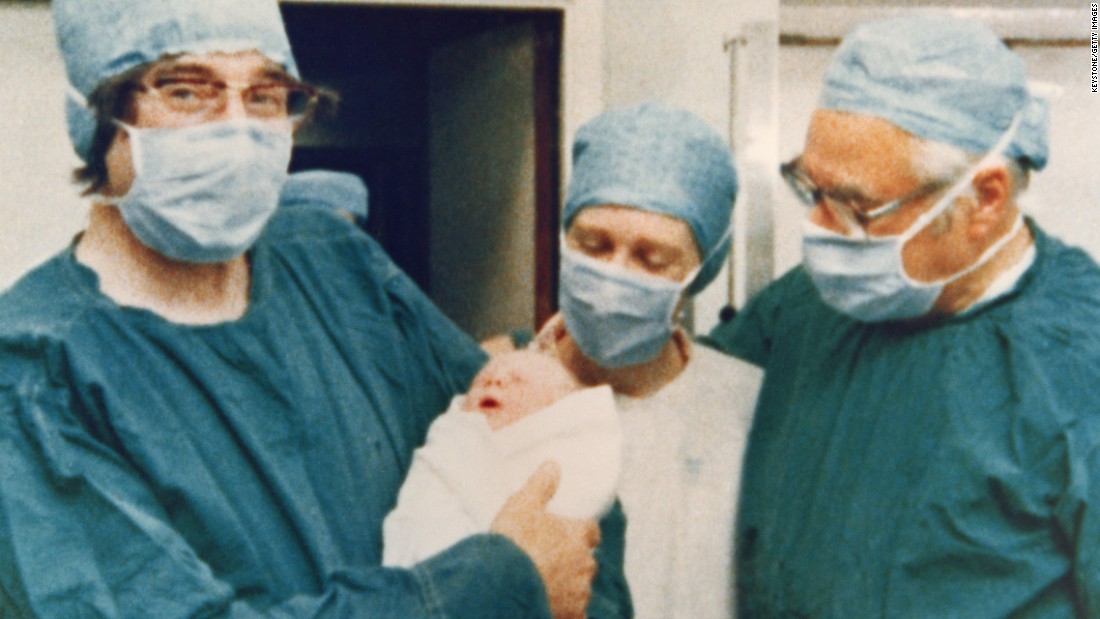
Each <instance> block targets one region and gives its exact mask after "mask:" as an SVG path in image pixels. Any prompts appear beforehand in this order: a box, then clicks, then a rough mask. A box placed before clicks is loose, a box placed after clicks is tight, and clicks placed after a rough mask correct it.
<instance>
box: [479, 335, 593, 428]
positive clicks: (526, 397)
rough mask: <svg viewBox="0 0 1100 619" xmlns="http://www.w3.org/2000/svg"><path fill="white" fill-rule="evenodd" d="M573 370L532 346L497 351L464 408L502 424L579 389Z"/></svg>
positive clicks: (493, 424)
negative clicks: (508, 350) (526, 348)
mask: <svg viewBox="0 0 1100 619" xmlns="http://www.w3.org/2000/svg"><path fill="white" fill-rule="evenodd" d="M577 388H578V387H577V383H576V381H574V380H573V377H572V376H571V375H570V374H569V372H568V371H567V370H566V369H565V368H564V367H563V366H562V365H561V363H559V362H558V361H557V360H556V359H554V358H553V357H550V356H549V355H546V354H543V353H538V352H534V351H528V350H520V351H516V352H509V353H504V354H500V355H496V356H494V357H492V358H491V359H489V363H487V364H486V365H485V367H484V368H482V370H481V372H479V373H478V375H477V376H475V377H474V382H473V383H472V384H471V385H470V390H469V392H467V393H466V400H465V402H463V404H462V410H464V411H471V412H478V413H481V414H483V415H485V417H486V419H487V420H488V421H489V427H490V428H492V429H493V430H496V429H499V428H502V427H504V426H506V425H508V424H510V423H512V422H514V421H518V420H520V419H522V418H524V417H525V416H527V415H529V414H530V413H533V412H535V411H538V410H540V409H543V408H545V407H547V406H549V405H551V404H553V403H554V402H556V401H557V400H558V399H560V398H562V397H563V396H565V395H568V394H569V393H571V392H573V391H576V390H577Z"/></svg>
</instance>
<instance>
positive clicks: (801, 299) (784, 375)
mask: <svg viewBox="0 0 1100 619" xmlns="http://www.w3.org/2000/svg"><path fill="white" fill-rule="evenodd" d="M1046 129H1047V106H1046V104H1045V102H1044V101H1043V100H1042V99H1040V98H1037V97H1036V96H1034V95H1033V94H1032V92H1031V91H1029V89H1028V86H1027V82H1026V78H1025V74H1024V69H1023V64H1022V62H1021V60H1020V59H1019V58H1018V57H1017V56H1016V55H1015V54H1014V53H1012V52H1011V51H1010V50H1009V49H1008V48H1006V47H1005V46H1004V45H1003V44H1002V42H1001V41H1000V40H999V39H998V38H997V37H996V36H994V35H993V34H992V33H991V32H990V31H989V30H988V29H986V28H985V27H984V26H982V25H980V24H978V23H975V22H971V21H965V20H959V19H954V18H947V17H902V18H897V19H891V20H888V21H883V22H877V23H870V24H865V25H862V26H859V27H857V28H856V29H854V30H853V31H852V32H851V33H850V34H849V35H848V36H847V37H846V38H845V40H844V42H843V43H842V44H841V46H840V47H839V49H838V51H837V53H836V56H835V58H834V60H833V62H832V64H831V65H830V66H829V68H828V70H827V71H826V74H825V83H824V89H823V93H822V97H821V101H820V105H819V107H818V109H817V111H815V112H814V114H813V117H812V118H811V120H810V125H809V129H808V132H807V136H806V142H805V146H804V149H803V151H802V153H801V154H800V155H799V156H798V157H797V158H795V159H794V160H793V161H791V162H789V163H787V164H784V165H783V166H782V174H783V176H784V178H785V180H786V181H787V182H788V183H789V184H790V185H791V187H792V188H793V189H794V190H795V191H796V192H797V194H798V195H799V196H800V197H801V198H802V199H803V201H804V202H805V203H806V204H807V206H808V207H809V211H808V215H807V217H806V220H805V222H804V224H803V264H802V265H801V266H800V267H798V268H796V269H794V270H792V271H791V272H789V273H787V274H786V275H784V276H783V277H781V278H780V279H779V280H778V281H776V282H774V283H773V284H772V285H771V286H769V287H768V288H766V289H765V290H764V291H763V292H762V293H760V294H759V295H758V296H757V297H756V298H754V299H753V300H752V301H751V302H750V303H749V304H748V305H747V306H746V307H745V308H744V310H743V311H742V312H741V313H740V314H739V315H738V316H737V318H736V319H735V320H734V322H733V323H731V324H728V325H722V326H720V327H718V328H716V330H715V331H714V332H712V333H711V340H712V341H713V342H714V343H716V344H717V345H718V346H720V347H722V348H723V349H724V350H726V351H728V352H731V353H733V354H736V355H738V356H741V357H744V358H746V359H748V360H750V361H752V362H754V363H756V364H758V365H761V366H762V367H764V368H765V370H766V376H765V382H764V385H763V390H762V392H761V394H760V397H759V405H758V407H757V412H756V417H755V419H754V426H753V428H752V433H751V435H750V439H749V448H748V453H747V456H746V457H747V461H746V464H745V467H744V478H743V479H744V481H743V483H742V489H743V492H742V496H741V513H740V518H739V521H738V525H737V536H738V537H737V547H738V552H739V557H738V564H737V565H738V567H737V573H738V576H739V583H738V586H739V593H738V600H739V602H740V606H741V608H740V610H741V616H742V617H743V618H752V617H766V618H772V617H805V618H811V617H812V618H814V619H828V618H838V619H839V618H843V619H852V618H857V617H858V618H860V619H867V618H871V617H889V618H891V619H893V618H903V617H913V618H921V619H924V618H930V617H937V618H940V617H966V618H968V619H973V618H983V617H988V618H993V617H1042V618H1053V617H1100V269H1098V268H1097V265H1096V263H1095V262H1094V261H1093V260H1092V259H1090V258H1089V257H1088V256H1087V255H1086V254H1085V253H1083V252H1082V251H1080V250H1078V249H1074V248H1071V247H1067V246H1066V245H1064V244H1062V243H1061V242H1059V241H1058V240H1057V239H1055V238H1052V237H1050V236H1048V235H1047V234H1045V233H1044V232H1043V230H1042V229H1041V228H1040V227H1039V226H1038V225H1037V224H1036V223H1035V222H1034V221H1032V220H1031V219H1029V218H1025V217H1023V215H1022V214H1021V211H1020V208H1019V206H1018V197H1019V196H1020V194H1021V193H1022V192H1023V191H1024V190H1025V189H1026V186H1027V182H1028V177H1029V174H1030V173H1031V172H1032V171H1035V170H1040V169H1042V168H1043V166H1044V165H1045V164H1046V159H1047V131H1046ZM1058 206H1059V208H1067V209H1074V210H1078V211H1080V212H1082V213H1087V212H1091V211H1092V210H1093V209H1095V208H1096V207H1097V205H1093V204H1063V205H1058Z"/></svg>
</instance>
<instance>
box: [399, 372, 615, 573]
mask: <svg viewBox="0 0 1100 619" xmlns="http://www.w3.org/2000/svg"><path fill="white" fill-rule="evenodd" d="M621 453H622V435H621V432H620V429H619V418H618V413H617V412H616V410H615V401H614V398H613V397H612V393H611V389H610V387H607V386H599V387H590V388H582V387H581V386H580V385H579V384H578V383H577V382H576V381H575V380H574V379H573V377H572V375H571V374H570V373H569V372H568V371H566V370H565V368H564V367H562V366H561V364H560V363H559V362H558V361H557V360H556V359H554V358H553V357H550V356H549V355H546V354H543V353H539V352H535V351H531V350H521V351H516V352H509V353H504V354H500V355H497V356H495V357H493V358H491V359H490V360H489V362H488V364H486V366H485V367H484V368H483V369H482V370H481V372H479V373H478V375H477V376H476V377H475V378H474V381H473V383H472V384H471V385H470V390H469V392H468V393H467V394H466V395H465V396H461V395H460V396H456V397H455V398H454V400H452V402H451V405H450V407H449V408H448V409H447V411H446V412H445V413H444V414H442V415H440V416H439V417H438V418H436V420H435V421H434V422H433V423H432V425H431V427H430V428H429V429H428V437H427V440H426V441H425V443H424V445H423V446H422V447H420V448H419V449H417V450H416V452H415V453H414V454H413V463H412V467H411V468H410V469H409V474H408V477H406V479H405V482H404V485H402V487H401V492H400V493H399V494H398V497H397V506H396V507H395V508H394V509H393V511H391V512H390V514H389V515H388V516H387V517H386V520H385V522H384V523H383V525H382V532H383V539H384V550H383V557H382V562H383V564H384V565H391V566H405V567H407V566H410V565H413V564H415V563H417V562H419V561H422V560H423V559H426V558H428V557H429V556H431V555H434V554H435V553H437V552H439V551H441V550H444V549H446V548H448V547H450V546H451V545H452V544H454V543H455V542H457V541H459V540H461V539H463V538H465V537H467V536H469V535H471V534H474V533H484V532H486V531H488V530H489V526H490V525H491V524H492V522H493V519H494V518H495V517H496V515H497V513H498V512H499V511H500V509H501V507H503V505H504V502H505V501H506V500H507V498H508V497H509V496H510V495H511V494H512V493H514V492H515V491H517V490H519V489H520V487H522V486H523V483H524V482H525V481H527V479H528V477H530V476H531V474H532V473H534V472H535V469H537V468H538V467H539V465H540V464H542V463H543V462H545V461H547V460H553V461H555V462H557V463H558V464H559V465H560V467H561V481H560V484H559V486H558V490H557V493H556V494H555V495H554V498H553V499H551V501H550V503H549V504H548V506H547V509H548V510H549V511H551V512H553V513H556V514H559V515H562V516H567V517H570V518H599V517H600V516H602V515H603V514H605V513H606V512H607V510H608V509H610V508H611V505H612V503H613V502H614V499H615V488H616V484H617V483H618V479H619V468H620V458H621Z"/></svg>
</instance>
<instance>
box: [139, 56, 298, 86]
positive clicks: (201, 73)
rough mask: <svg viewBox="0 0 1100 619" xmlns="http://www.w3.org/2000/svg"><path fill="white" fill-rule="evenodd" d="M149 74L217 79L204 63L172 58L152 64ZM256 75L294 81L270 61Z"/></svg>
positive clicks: (158, 77)
mask: <svg viewBox="0 0 1100 619" xmlns="http://www.w3.org/2000/svg"><path fill="white" fill-rule="evenodd" d="M149 75H150V76H151V78H152V79H163V78H166V77H195V78H205V79H208V80H212V81H215V80H217V79H218V76H217V74H216V73H215V72H214V71H212V70H211V69H210V67H207V66H206V65H204V64H200V63H197V62H188V61H174V60H169V61H167V62H166V63H164V64H161V65H157V66H154V67H153V68H152V70H151V71H150V72H149ZM258 76H259V77H260V78H261V79H263V80H269V81H279V82H292V81H294V78H293V77H291V76H290V74H288V73H287V72H286V71H285V70H284V69H283V68H282V67H281V66H279V65H277V64H275V63H270V62H269V63H267V64H266V65H264V66H263V67H262V68H261V69H260V70H259V72H258Z"/></svg>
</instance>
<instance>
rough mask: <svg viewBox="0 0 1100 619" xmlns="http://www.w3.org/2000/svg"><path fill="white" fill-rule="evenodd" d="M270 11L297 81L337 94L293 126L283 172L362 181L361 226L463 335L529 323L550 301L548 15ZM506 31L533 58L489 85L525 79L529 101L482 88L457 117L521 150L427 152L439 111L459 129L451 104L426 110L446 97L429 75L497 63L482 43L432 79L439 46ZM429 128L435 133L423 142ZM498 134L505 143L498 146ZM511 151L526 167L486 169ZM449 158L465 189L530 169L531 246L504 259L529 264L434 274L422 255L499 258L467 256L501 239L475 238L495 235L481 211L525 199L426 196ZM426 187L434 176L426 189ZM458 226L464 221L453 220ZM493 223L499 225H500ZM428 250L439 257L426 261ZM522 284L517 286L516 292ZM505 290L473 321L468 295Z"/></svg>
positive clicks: (553, 70)
mask: <svg viewBox="0 0 1100 619" xmlns="http://www.w3.org/2000/svg"><path fill="white" fill-rule="evenodd" d="M282 7H283V13H284V17H285V21H286V24H287V30H288V33H289V36H290V39H291V44H292V46H293V49H294V53H295V57H296V59H297V62H298V65H299V68H300V69H301V72H302V75H303V77H304V78H305V79H306V80H307V81H310V82H313V83H318V84H321V85H324V86H329V87H332V88H334V89H335V90H337V91H339V92H340V93H341V103H340V108H339V111H338V113H337V115H336V116H335V117H334V118H332V119H329V120H322V121H320V122H318V123H316V124H315V125H313V126H311V127H309V128H307V129H306V130H305V131H304V132H303V133H302V134H301V135H300V136H299V139H298V145H297V146H296V147H295V153H294V160H293V163H292V169H295V170H300V169H314V168H327V169H334V170H343V171H348V172H352V173H354V174H357V175H359V176H360V177H362V178H363V180H364V181H365V182H366V183H367V186H368V187H369V189H370V216H369V218H368V220H367V222H366V224H365V228H366V229H367V231H368V232H369V233H370V234H372V235H373V236H374V237H375V238H376V239H378V240H379V242H380V243H381V244H382V245H383V246H384V247H385V248H386V250H387V251H388V252H389V253H390V255H391V256H392V257H393V259H394V261H395V262H396V263H397V264H398V265H399V266H401V267H402V268H403V269H404V270H405V271H406V272H407V273H408V274H409V275H410V276H411V277H412V278H413V280H414V281H416V282H417V284H418V285H420V286H421V287H422V288H423V289H424V290H425V291H426V292H428V294H429V295H430V296H431V297H432V298H433V300H435V301H436V302H437V304H439V305H440V306H441V308H442V309H443V310H444V311H445V312H447V313H448V314H451V317H452V318H453V319H455V320H456V322H458V323H459V325H460V326H462V327H463V328H465V329H466V330H467V331H470V332H471V333H473V334H474V335H475V336H478V337H481V336H484V335H488V334H489V332H497V331H499V330H501V329H502V328H519V327H534V326H536V325H538V324H541V322H542V321H544V320H545V319H546V318H547V317H549V315H550V314H551V313H552V312H553V311H554V308H555V300H556V280H557V277H556V265H557V226H558V205H559V200H560V197H559V191H558V187H559V186H560V152H559V150H560V148H559V142H560V119H559V110H560V93H559V84H560V57H561V43H560V42H561V33H562V14H561V12H560V11H552V10H482V9H466V8H408V7H393V6H392V5H387V6H372V5H347V4H343V5H326V4H312V3H310V4H294V3H286V2H284V3H283V5H282ZM513 31H519V32H523V33H529V35H525V36H526V38H524V39H522V41H526V42H527V43H523V44H525V45H528V46H529V47H531V51H530V56H531V57H532V58H533V62H532V63H531V64H530V70H527V69H523V70H521V71H520V72H519V73H513V74H509V75H508V76H504V77H502V78H501V79H503V80H505V81H504V82H500V81H498V82H495V83H496V84H498V85H504V86H507V87H508V88H509V89H510V88H512V87H513V86H514V87H516V88H521V89H530V91H531V96H530V106H531V109H530V110H529V113H524V114H516V113H514V111H513V113H505V112H503V111H502V112H501V113H496V112H495V111H494V110H493V109H491V106H492V105H493V103H492V102H493V101H495V100H496V98H497V97H496V96H495V94H496V93H484V95H485V96H484V97H482V98H479V99H478V101H479V102H480V107H488V108H490V109H483V110H480V111H479V112H478V113H477V114H476V116H477V117H478V118H477V119H471V122H474V121H475V120H476V122H479V123H481V124H480V125H478V128H477V129H476V131H477V132H480V133H482V134H484V133H485V132H489V133H490V134H497V133H499V134H500V135H501V136H505V137H507V136H511V135H513V133H516V134H519V133H523V135H528V136H533V139H527V140H519V139H517V140H509V139H502V140H497V139H491V140H489V141H488V145H489V147H491V148H523V149H524V150H527V149H531V150H532V151H533V152H517V153H516V155H515V156H513V157H509V156H508V155H507V153H504V154H503V158H502V154H501V153H499V152H498V153H496V154H491V153H485V152H483V151H484V149H485V148H486V144H485V143H481V144H478V143H477V141H476V140H475V141H471V143H470V146H469V147H466V146H465V145H464V144H461V143H459V144H445V145H444V146H447V148H440V146H439V143H438V142H439V140H440V134H441V129H440V122H441V121H440V118H443V119H445V122H448V123H451V124H452V125H453V124H460V125H461V124H464V122H465V121H464V119H465V117H464V116H461V114H462V113H463V112H461V111H459V110H454V111H452V110H444V111H443V112H442V113H441V109H440V108H445V107H447V106H448V105H450V104H451V103H450V99H451V98H450V97H448V96H447V95H446V90H441V88H442V87H441V86H440V85H439V82H440V81H441V80H442V81H447V80H449V81H451V82H454V81H455V80H456V79H459V80H461V79H462V78H463V74H464V72H465V71H466V70H469V71H470V75H471V76H476V75H478V74H479V73H480V74H482V75H485V74H489V75H490V76H493V75H494V74H495V73H496V72H498V71H500V70H503V69H498V68H497V67H496V66H495V65H493V64H492V63H494V62H496V61H495V60H493V54H494V48H492V47H491V46H490V47H489V48H487V50H486V51H484V52H481V53H479V54H476V55H474V56H472V58H475V59H482V60H473V61H469V62H474V63H482V64H486V66H483V67H475V66H469V67H467V66H462V65H459V66H457V67H455V66H453V63H452V66H451V67H450V68H449V69H446V70H448V71H449V72H450V73H449V74H447V75H446V76H445V77H444V78H440V77H439V75H440V73H441V70H440V69H439V67H440V66H443V67H446V66H447V60H448V58H447V57H446V56H448V55H450V54H452V53H453V52H452V50H455V49H458V50H462V49H464V48H463V44H464V42H466V41H471V42H473V43H472V44H473V45H475V46H476V45H478V41H480V40H488V41H493V40H494V37H495V38H496V39H499V38H500V37H501V36H505V37H508V36H510V35H500V36H498V35H497V34H494V33H508V32H513ZM512 38H514V37H512ZM441 56H442V58H441ZM501 62H502V63H503V62H504V61H501ZM471 79H473V78H471ZM518 82H523V83H518ZM527 82H529V83H527ZM487 83H494V82H487ZM441 93H443V94H442V95H441ZM524 106H525V107H526V104H524ZM433 107H434V108H435V109H433ZM486 123H487V124H486ZM433 131H435V132H436V134H437V135H436V136H435V137H434V140H435V141H434V142H433ZM467 133H469V132H467ZM446 135H447V136H448V138H447V139H451V138H450V136H451V135H458V136H460V137H459V139H461V136H462V135H463V134H462V132H461V131H459V132H457V133H455V132H446ZM511 142H514V144H512V145H511V146H508V144H509V143H511ZM520 155H522V157H521V156H520ZM433 158H434V159H435V160H433ZM441 159H444V160H441ZM447 159H449V160H447ZM483 159H484V160H485V161H488V162H495V163H492V167H491V168H486V167H481V168H479V167H478V166H477V162H479V161H481V160H483ZM512 161H516V162H519V161H526V162H529V163H530V166H531V167H532V169H531V170H511V169H500V168H501V165H502V163H501V162H504V163H506V164H507V165H509V166H510V165H512V163H510V162H512ZM471 162H473V165H471ZM516 165H519V164H518V163H517V164H516ZM524 165H527V164H524ZM463 166H465V167H463ZM506 167H507V166H506ZM451 168H454V169H461V170H469V172H466V173H467V174H469V175H471V176H474V177H475V178H470V181H471V183H470V186H471V187H477V186H479V185H478V183H482V182H490V181H486V180H485V179H490V180H491V179H492V178H494V175H496V176H501V177H509V176H512V175H514V174H530V176H531V179H532V182H531V183H529V185H530V192H531V194H532V195H530V196H528V197H525V198H524V199H525V200H526V199H528V198H529V204H530V205H533V210H534V213H532V214H531V221H532V226H531V227H532V229H531V230H530V231H529V233H528V236H529V238H528V239H527V240H526V241H525V242H528V243H529V244H530V246H531V248H532V251H531V255H530V260H529V262H530V264H519V265H516V268H518V269H520V270H524V271H526V270H529V273H520V274H519V278H518V279H516V280H510V281H504V280H506V279H508V278H502V277H500V276H499V275H500V274H499V273H497V275H493V274H492V271H491V270H484V273H483V274H481V275H474V276H471V277H475V279H472V280H471V279H466V280H464V278H463V277H455V276H452V275H448V271H446V270H442V271H441V270H440V268H439V267H440V265H439V264H438V263H437V264H435V265H433V259H436V260H437V261H438V260H446V261H453V260H455V256H456V255H457V256H464V257H468V258H470V259H476V260H475V262H477V261H481V262H484V260H486V259H488V260H496V259H507V258H509V256H479V255H478V253H479V252H480V253H481V254H484V253H485V252H489V253H492V252H502V251H505V250H506V249H507V246H506V245H502V244H501V243H499V242H496V241H495V240H494V239H492V238H488V239H487V238H485V237H486V236H487V235H488V236H490V237H491V236H493V235H494V234H496V228H497V226H496V225H495V224H494V223H492V222H485V221H484V220H485V219H486V218H488V219H493V218H496V217H500V218H513V219H514V218H515V214H514V213H511V212H509V210H508V209H509V208H532V207H531V206H527V207H523V206H520V207H517V206H515V205H511V206H509V205H503V204H501V205H496V206H493V207H492V208H490V209H489V210H485V208H484V207H481V210H478V207H476V206H475V205H476V202H477V201H478V200H477V198H478V194H474V195H467V196H457V195H456V196H454V197H453V199H452V196H451V195H450V194H455V193H461V187H460V188H459V190H458V191H456V189H455V188H454V183H453V181H452V183H451V184H450V185H449V186H447V192H448V195H440V191H441V190H440V189H439V186H442V183H441V181H440V180H439V176H440V174H439V170H447V169H451ZM433 179H434V180H433ZM433 184H434V185H436V186H437V187H436V189H435V191H436V195H434V196H433ZM527 185H528V184H524V187H527ZM471 191H473V189H471ZM479 191H480V189H479ZM509 191H510V192H511V193H515V191H514V190H509ZM524 191H527V190H526V189H524ZM490 193H491V191H490ZM448 200H451V201H450V202H448ZM440 209H443V210H444V211H446V213H445V215H446V217H443V218H441V217H440V215H439V212H438V211H439V210H440ZM467 210H469V212H470V214H469V215H467V214H466V211H467ZM478 220H480V221H478ZM433 221H435V222H436V226H437V227H439V226H441V225H445V226H446V228H447V229H446V230H433V229H432V222H433ZM439 222H444V223H443V224H440V223H439ZM466 224H469V225H470V226H471V227H470V228H469V229H466V228H465V226H466ZM503 225H506V222H501V226H503ZM433 239H434V240H433ZM433 254H439V256H435V257H434V258H433ZM524 255H526V254H524ZM466 271H471V272H477V271H478V269H477V268H471V269H467V270H466ZM433 272H434V273H435V275H434V276H433ZM441 273H443V275H440V274H441ZM460 274H465V271H462V272H460ZM477 278H480V279H477ZM488 280H499V281H488ZM524 282H527V283H529V284H530V288H529V289H526V284H524ZM456 287H457V288H456ZM517 294H518V295H523V296H525V297H527V296H530V297H531V298H529V299H526V300H525V304H519V305H516V304H513V307H514V308H522V309H513V310H512V311H511V312H509V314H510V315H509V316H508V317H507V318H501V317H486V316H484V315H480V314H477V312H475V311H474V310H473V309H471V308H472V307H473V306H474V305H476V304H484V303H496V302H498V298H499V295H517ZM527 308H530V309H529V310H528V309H527ZM515 314H525V315H515Z"/></svg>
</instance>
